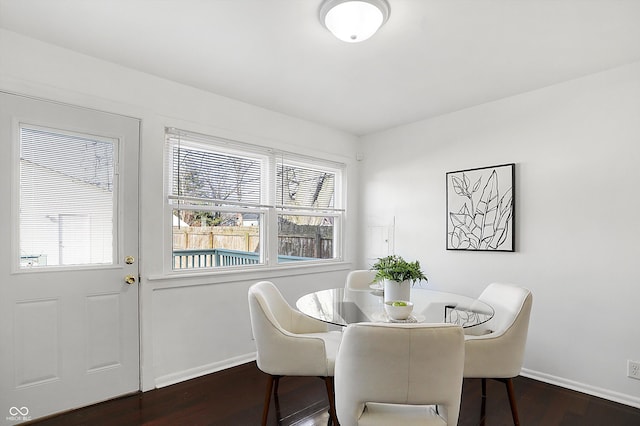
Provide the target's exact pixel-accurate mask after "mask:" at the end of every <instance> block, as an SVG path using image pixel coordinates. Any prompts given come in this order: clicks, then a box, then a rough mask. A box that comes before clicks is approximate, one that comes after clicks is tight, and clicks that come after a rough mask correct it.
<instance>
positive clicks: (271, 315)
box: [248, 281, 333, 376]
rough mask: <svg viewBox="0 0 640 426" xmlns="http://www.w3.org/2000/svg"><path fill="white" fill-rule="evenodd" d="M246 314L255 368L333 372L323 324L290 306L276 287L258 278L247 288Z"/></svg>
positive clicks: (316, 373) (307, 373)
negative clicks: (253, 339) (254, 350)
mask: <svg viewBox="0 0 640 426" xmlns="http://www.w3.org/2000/svg"><path fill="white" fill-rule="evenodd" d="M248 296H249V313H250V316H251V328H252V330H253V337H254V338H255V341H256V349H257V355H256V361H257V364H258V367H259V368H260V369H261V370H262V371H264V372H266V373H269V374H273V375H283V376H290V375H304V376H327V375H332V373H333V371H329V370H332V368H330V367H332V366H329V365H328V362H327V355H326V348H325V344H324V341H323V340H322V339H321V338H315V337H313V336H310V335H309V333H322V332H325V331H326V330H327V327H326V325H325V324H323V323H321V322H320V321H316V320H313V319H312V318H309V317H306V316H304V315H303V314H301V313H300V312H298V311H296V310H294V309H292V308H291V306H289V304H288V303H287V301H286V300H285V299H284V297H283V296H282V293H280V291H279V290H278V288H277V287H276V286H275V285H274V284H273V283H272V282H269V281H260V282H258V283H256V284H254V285H252V286H251V287H250V288H249V294H248Z"/></svg>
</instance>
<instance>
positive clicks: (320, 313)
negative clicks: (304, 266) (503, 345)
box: [296, 286, 494, 328]
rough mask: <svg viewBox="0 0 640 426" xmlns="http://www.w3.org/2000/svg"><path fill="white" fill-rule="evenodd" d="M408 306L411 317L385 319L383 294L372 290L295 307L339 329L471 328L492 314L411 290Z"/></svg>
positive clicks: (464, 300)
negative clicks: (392, 325) (361, 325)
mask: <svg viewBox="0 0 640 426" xmlns="http://www.w3.org/2000/svg"><path fill="white" fill-rule="evenodd" d="M373 287H375V286H373ZM411 302H413V313H412V314H411V316H410V317H409V318H408V319H407V320H403V321H395V320H391V319H390V318H388V317H387V315H386V313H385V310H384V294H383V292H382V291H381V290H376V289H367V290H360V289H347V288H344V287H343V288H334V289H330V290H321V291H316V292H313V293H309V294H306V295H304V296H302V297H301V298H299V299H298V301H297V302H296V307H297V308H298V310H299V311H300V312H302V313H304V314H305V315H308V316H310V317H312V318H316V319H319V320H320V321H324V322H327V323H331V324H335V325H339V326H347V325H348V324H351V323H356V322H426V323H452V324H458V325H460V326H462V327H464V328H471V327H475V326H478V325H480V324H483V323H485V322H487V321H489V320H490V319H491V318H492V317H493V314H494V310H493V308H492V307H491V306H490V305H488V304H487V303H484V302H481V301H479V300H477V299H474V298H472V297H468V296H463V295H459V294H454V293H445V292H441V291H434V290H426V289H423V288H412V289H411Z"/></svg>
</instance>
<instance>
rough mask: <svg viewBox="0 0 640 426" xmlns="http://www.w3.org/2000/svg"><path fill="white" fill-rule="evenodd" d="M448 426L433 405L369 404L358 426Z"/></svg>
mask: <svg viewBox="0 0 640 426" xmlns="http://www.w3.org/2000/svg"><path fill="white" fill-rule="evenodd" d="M389 425H402V426H446V425H447V422H446V421H445V420H444V419H443V418H442V417H441V416H440V415H438V413H437V412H436V410H435V406H433V405H426V406H425V405H395V404H379V403H372V402H369V403H367V404H366V407H365V409H364V411H363V413H362V416H360V419H358V426H389Z"/></svg>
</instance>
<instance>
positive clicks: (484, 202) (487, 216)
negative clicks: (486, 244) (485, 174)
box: [474, 170, 498, 241]
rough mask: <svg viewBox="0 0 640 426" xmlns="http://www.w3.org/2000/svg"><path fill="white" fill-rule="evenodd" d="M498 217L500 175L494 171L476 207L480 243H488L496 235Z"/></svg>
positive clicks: (475, 217)
mask: <svg viewBox="0 0 640 426" xmlns="http://www.w3.org/2000/svg"><path fill="white" fill-rule="evenodd" d="M497 215H498V174H497V173H496V171H495V170H494V171H493V172H492V173H491V176H490V177H489V180H488V181H487V183H486V185H485V186H484V189H483V190H482V196H481V197H480V201H479V202H478V205H477V207H476V211H475V215H474V222H475V224H476V226H478V228H479V229H480V234H479V235H478V237H479V240H480V241H487V238H491V237H492V236H493V234H494V223H495V221H496V217H497Z"/></svg>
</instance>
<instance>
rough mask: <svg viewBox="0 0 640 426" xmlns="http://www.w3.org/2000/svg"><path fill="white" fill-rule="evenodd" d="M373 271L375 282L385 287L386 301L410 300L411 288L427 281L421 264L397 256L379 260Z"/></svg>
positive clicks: (393, 255) (372, 268)
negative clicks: (418, 282)
mask: <svg viewBox="0 0 640 426" xmlns="http://www.w3.org/2000/svg"><path fill="white" fill-rule="evenodd" d="M371 270H373V271H376V276H375V279H374V281H375V282H382V284H383V286H384V300H385V301H389V300H409V297H410V294H411V286H412V285H413V284H414V283H415V282H417V281H421V280H424V281H427V277H426V276H425V275H424V273H423V272H422V269H421V268H420V262H418V261H417V260H416V261H414V262H407V261H406V260H404V259H403V258H402V256H398V255H395V254H392V255H389V256H386V257H382V258H379V259H378V260H377V261H376V263H374V264H373V266H372V267H371Z"/></svg>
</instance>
